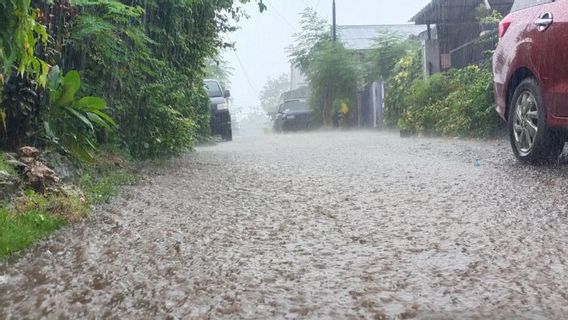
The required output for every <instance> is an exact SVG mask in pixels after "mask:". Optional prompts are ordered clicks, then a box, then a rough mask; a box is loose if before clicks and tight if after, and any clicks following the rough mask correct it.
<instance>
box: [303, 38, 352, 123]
mask: <svg viewBox="0 0 568 320" xmlns="http://www.w3.org/2000/svg"><path fill="white" fill-rule="evenodd" d="M357 75H358V73H357V68H356V65H355V61H354V60H353V56H352V54H351V52H349V51H348V50H347V49H345V47H344V46H343V45H342V44H341V43H339V42H333V41H325V42H322V43H321V45H320V48H319V49H318V50H317V51H315V54H314V58H313V61H312V62H311V63H310V65H309V68H308V80H309V82H310V93H311V95H310V105H311V106H312V108H313V109H314V111H316V113H315V114H316V116H321V118H320V119H321V122H322V123H323V124H324V125H325V126H328V127H331V126H333V125H334V122H337V121H334V118H337V117H338V116H339V110H340V109H341V107H340V106H342V105H343V106H346V108H348V110H347V111H346V112H344V117H347V116H348V113H349V109H354V106H355V105H356V103H357V100H356V97H357V96H356V95H357V82H358V76H357ZM346 121H347V120H346V119H343V122H344V123H345V122H346Z"/></svg>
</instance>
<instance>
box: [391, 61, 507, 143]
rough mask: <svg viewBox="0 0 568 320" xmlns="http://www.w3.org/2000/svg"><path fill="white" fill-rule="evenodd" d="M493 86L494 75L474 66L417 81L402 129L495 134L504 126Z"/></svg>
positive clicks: (462, 134) (442, 132)
mask: <svg viewBox="0 0 568 320" xmlns="http://www.w3.org/2000/svg"><path fill="white" fill-rule="evenodd" d="M491 84H492V76H491V72H490V71H489V70H488V69H485V68H481V67H478V66H473V65H472V66H469V67H466V68H464V69H460V70H451V71H449V72H446V73H443V74H439V75H434V76H433V77H431V78H430V79H428V80H420V81H416V82H415V83H414V84H413V85H412V88H411V90H410V95H409V96H408V98H407V100H406V103H407V104H408V106H409V107H408V110H407V111H406V112H405V113H404V115H403V117H402V118H401V119H400V121H399V126H400V127H401V128H402V129H406V130H410V131H414V132H422V133H428V134H442V135H450V136H473V137H484V136H488V135H491V134H493V133H494V132H495V131H496V130H497V129H498V128H499V126H500V124H501V121H500V120H499V118H498V116H497V114H496V112H495V110H494V97H493V90H492V87H491Z"/></svg>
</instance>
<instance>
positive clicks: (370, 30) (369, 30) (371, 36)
mask: <svg viewBox="0 0 568 320" xmlns="http://www.w3.org/2000/svg"><path fill="white" fill-rule="evenodd" d="M425 30H426V27H425V26H421V25H415V24H393V25H374V26H373V25H367V26H358V25H354V26H337V39H339V40H340V41H341V42H342V43H343V45H345V48H347V49H350V50H365V49H371V48H373V46H374V44H375V40H376V39H377V36H378V35H379V34H380V33H381V32H386V31H391V32H396V33H400V34H404V35H409V36H410V35H415V36H417V35H419V34H420V33H422V32H424V31H425Z"/></svg>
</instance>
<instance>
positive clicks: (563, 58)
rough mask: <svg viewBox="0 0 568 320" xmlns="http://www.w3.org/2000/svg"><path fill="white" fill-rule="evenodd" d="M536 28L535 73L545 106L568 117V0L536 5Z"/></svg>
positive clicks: (560, 115) (555, 113) (556, 113)
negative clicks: (537, 48)
mask: <svg viewBox="0 0 568 320" xmlns="http://www.w3.org/2000/svg"><path fill="white" fill-rule="evenodd" d="M535 9H536V13H537V18H536V19H535V21H534V24H535V26H536V27H537V28H538V30H539V32H538V34H537V35H536V36H535V39H534V41H535V45H536V46H537V47H539V51H540V53H541V54H540V55H539V57H538V62H537V64H538V73H539V78H540V81H541V85H542V89H543V93H544V96H545V102H546V103H547V104H548V106H547V109H548V110H549V111H551V112H552V114H553V115H554V116H556V117H568V0H557V1H555V2H551V3H546V4H541V5H539V6H537V7H535Z"/></svg>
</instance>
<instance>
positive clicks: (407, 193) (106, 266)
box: [0, 132, 568, 319]
mask: <svg viewBox="0 0 568 320" xmlns="http://www.w3.org/2000/svg"><path fill="white" fill-rule="evenodd" d="M567 172H568V166H567V165H560V166H557V167H540V168H535V167H527V166H523V165H520V164H518V163H517V162H516V161H515V160H514V159H513V156H512V153H511V151H510V148H509V146H508V144H507V142H506V141H501V140H497V141H477V140H462V139H429V138H409V139H401V138H399V137H398V136H397V135H396V134H393V133H378V132H323V133H312V134H287V135H269V136H259V137H250V138H241V139H238V138H237V139H236V141H235V142H232V143H222V144H219V145H216V146H211V147H202V148H199V149H198V152H197V153H195V154H191V155H187V156H185V157H183V158H181V159H178V160H176V161H173V162H172V163H171V164H170V165H169V166H168V168H166V169H163V170H162V169H161V170H160V173H159V174H156V175H154V176H152V177H150V178H149V179H148V180H147V181H146V182H144V183H142V184H141V185H139V186H136V187H129V188H127V189H125V190H124V192H123V193H122V195H121V196H120V197H118V198H116V199H115V200H113V201H112V203H110V204H108V205H105V206H102V207H100V208H98V209H97V210H96V212H95V213H94V214H93V216H92V218H90V219H89V220H88V221H85V222H83V223H80V224H78V225H75V226H72V227H70V228H67V229H66V230H63V231H61V232H59V233H57V234H55V235H53V236H52V237H50V238H49V239H48V240H47V241H45V242H44V243H41V244H39V245H37V246H36V247H35V248H33V249H32V250H29V251H27V252H25V253H23V254H21V255H19V256H17V257H14V258H13V259H11V260H10V261H7V262H4V263H3V264H0V318H1V319H6V318H7V319H19V318H40V317H45V318H48V319H65V318H70V319H76V318H89V319H94V318H111V319H112V318H114V319H154V318H160V319H166V318H168V319H414V318H416V319H453V318H461V319H463V318H470V319H511V318H514V319H550V318H552V319H555V318H556V319H561V318H564V317H565V315H566V314H568V272H567V271H568V270H567V269H566V268H567V260H566V259H568V255H567V254H566V251H567V250H568V223H567V219H568V210H567V209H568V208H567V201H566V194H568V184H567V182H568V174H567Z"/></svg>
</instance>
